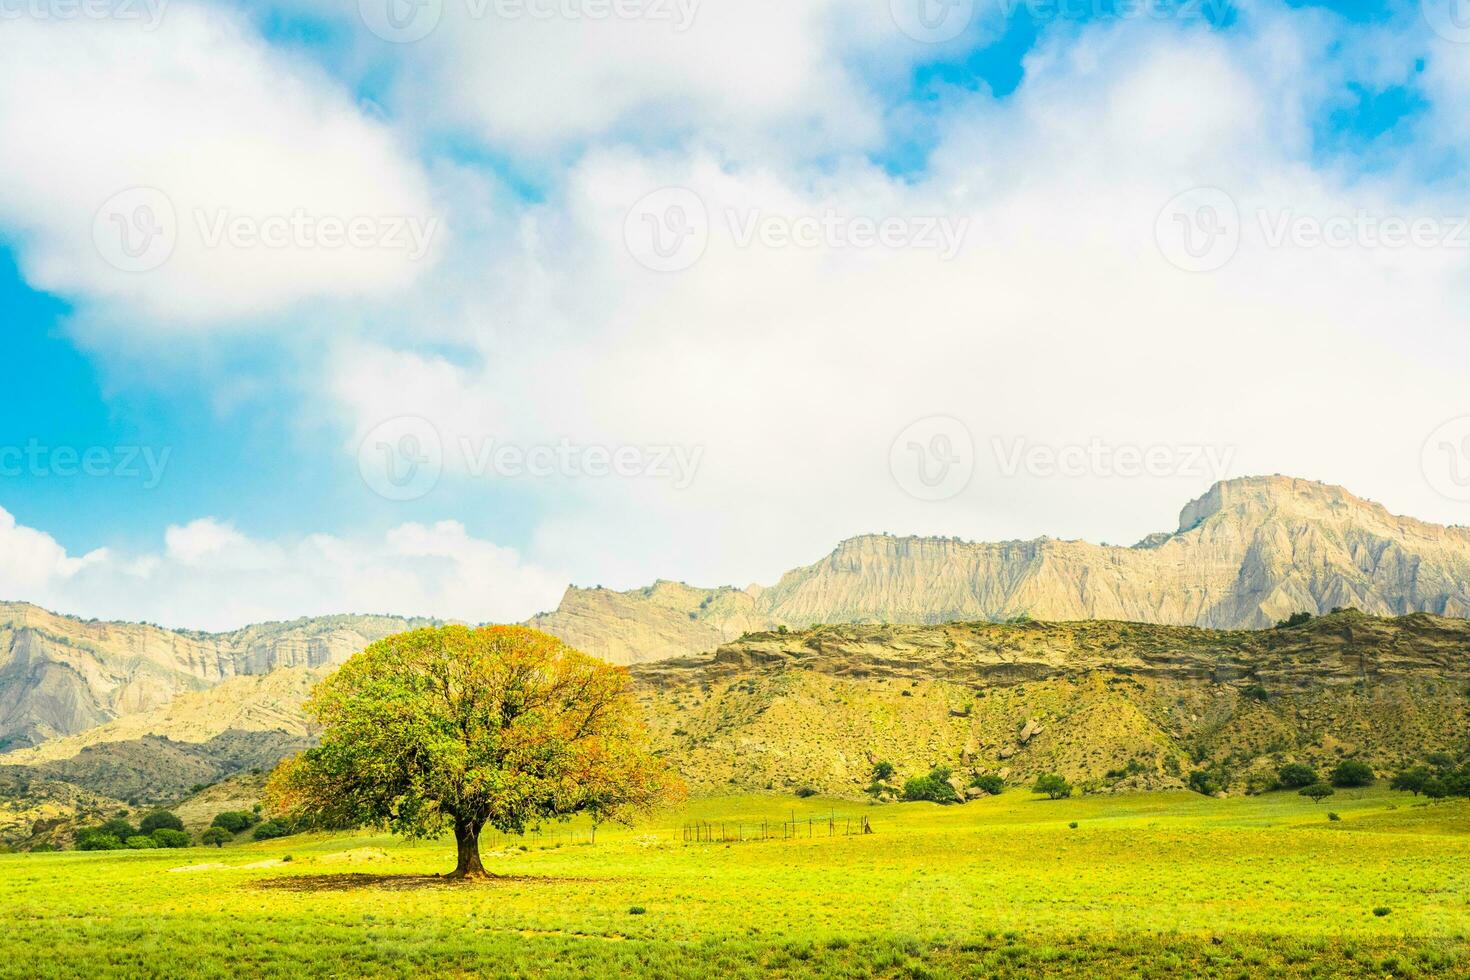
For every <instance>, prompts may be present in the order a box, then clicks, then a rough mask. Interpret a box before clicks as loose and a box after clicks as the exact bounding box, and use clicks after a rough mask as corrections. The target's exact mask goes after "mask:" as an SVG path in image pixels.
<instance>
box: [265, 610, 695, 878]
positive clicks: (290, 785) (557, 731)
mask: <svg viewBox="0 0 1470 980" xmlns="http://www.w3.org/2000/svg"><path fill="white" fill-rule="evenodd" d="M306 707H307V711H308V712H309V713H310V714H311V715H312V716H313V717H315V718H316V719H317V720H318V721H319V722H320V723H321V725H322V727H323V732H322V741H321V745H320V746H319V747H317V748H314V749H310V750H308V751H306V752H305V753H303V754H301V755H299V756H297V757H296V758H295V759H292V760H288V761H287V762H285V763H283V764H282V765H281V766H280V767H279V768H278V769H277V770H276V772H275V773H274V774H273V775H272V777H271V781H270V788H269V798H270V800H271V802H272V804H273V806H274V807H275V808H276V809H277V810H280V811H282V812H285V813H288V814H291V815H293V816H295V817H297V818H298V819H300V820H303V821H306V822H309V823H313V824H315V825H317V826H339V827H350V826H373V827H382V828H386V829H389V830H391V831H393V832H395V833H399V834H403V835H405V836H409V837H428V836H435V835H438V834H440V833H442V832H443V831H444V830H446V829H449V828H452V829H453V830H454V833H455V838H456V841H457V844H458V848H459V860H458V864H457V866H456V868H455V871H454V876H455V877H466V876H481V875H484V874H485V870H484V867H483V865H482V864H481V862H480V854H479V837H480V832H481V830H482V829H483V828H484V827H486V826H490V827H495V828H496V829H498V830H501V831H504V832H507V833H523V832H524V831H525V829H526V828H527V827H528V826H534V825H535V824H537V823H539V822H541V821H543V820H548V819H558V818H563V817H567V816H570V815H571V814H574V813H589V814H591V816H592V818H593V820H594V821H597V822H600V821H602V820H626V819H627V818H628V817H629V816H631V815H632V814H634V813H636V812H638V811H640V810H643V809H646V808H648V807H650V806H652V805H654V804H655V803H657V802H659V801H661V800H663V799H665V798H667V797H668V796H670V795H672V794H674V793H677V792H679V791H681V789H682V787H681V786H680V785H679V784H678V781H677V780H676V779H675V778H674V777H672V776H671V775H669V774H668V772H667V771H666V769H665V767H664V766H663V764H662V763H661V762H660V761H659V760H657V759H656V758H655V757H654V756H653V755H652V754H651V753H650V752H649V751H648V749H647V747H646V742H645V738H644V734H645V733H644V729H643V726H642V722H641V720H640V718H639V716H638V710H637V706H636V704H635V703H634V701H633V698H632V695H631V693H630V690H629V682H628V675H627V671H625V670H623V669H622V668H618V667H613V666H612V665H610V664H607V663H604V662H603V661H601V660H596V659H594V658H592V657H589V656H587V655H585V654H582V653H579V652H578V651H576V650H573V649H572V648H571V647H569V646H567V645H566V644H565V643H563V642H562V641H560V640H558V639H556V638H555V637H552V636H548V635H546V634H545V633H540V632H537V631H535V630H531V629H527V628H525V627H520V626H487V627H481V628H479V629H470V628H467V627H464V626H445V627H441V628H430V629H420V630H414V631H412V632H408V633H402V634H399V635H397V636H392V637H389V638H387V639H384V640H380V641H378V642H377V643H374V644H372V645H371V646H369V647H368V648H367V649H366V650H364V651H363V652H362V653H359V654H357V655H356V656H354V657H352V658H351V659H350V660H348V661H347V663H345V664H343V666H342V667H341V669H340V670H338V671H337V672H336V673H334V674H332V675H331V676H330V677H328V678H327V679H326V680H324V681H322V683H321V684H319V685H318V686H317V688H316V689H315V691H313V693H312V697H311V699H310V700H309V701H308V702H307V706H306Z"/></svg>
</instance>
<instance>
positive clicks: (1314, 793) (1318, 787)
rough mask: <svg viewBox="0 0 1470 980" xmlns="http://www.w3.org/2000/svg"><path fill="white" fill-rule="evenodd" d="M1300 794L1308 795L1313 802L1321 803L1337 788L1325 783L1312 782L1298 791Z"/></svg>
mask: <svg viewBox="0 0 1470 980" xmlns="http://www.w3.org/2000/svg"><path fill="white" fill-rule="evenodd" d="M1299 792H1300V793H1301V795H1302V796H1305V797H1309V798H1310V799H1311V801H1312V802H1313V803H1321V802H1322V801H1323V800H1325V799H1327V797H1329V796H1331V795H1332V794H1333V793H1336V792H1337V790H1335V789H1333V788H1332V787H1331V786H1328V785H1327V784H1326V783H1313V784H1312V785H1311V786H1307V787H1305V788H1303V789H1302V790H1300V791H1299Z"/></svg>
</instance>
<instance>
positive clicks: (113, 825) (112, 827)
mask: <svg viewBox="0 0 1470 980" xmlns="http://www.w3.org/2000/svg"><path fill="white" fill-rule="evenodd" d="M95 829H96V830H97V832H98V833H101V834H108V835H110V836H112V837H116V838H117V839H118V840H127V839H128V838H129V837H136V836H137V835H138V831H137V830H135V829H133V825H132V824H130V823H128V822H127V821H126V820H122V819H120V818H114V819H112V820H109V821H107V822H106V823H104V824H103V825H102V826H100V827H97V828H95Z"/></svg>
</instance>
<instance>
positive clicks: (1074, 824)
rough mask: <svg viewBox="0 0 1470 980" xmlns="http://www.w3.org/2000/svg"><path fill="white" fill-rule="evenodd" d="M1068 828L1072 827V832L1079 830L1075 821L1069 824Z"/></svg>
mask: <svg viewBox="0 0 1470 980" xmlns="http://www.w3.org/2000/svg"><path fill="white" fill-rule="evenodd" d="M1067 826H1068V827H1070V828H1071V829H1072V830H1076V829H1077V821H1075V820H1073V821H1072V822H1071V823H1069V824H1067Z"/></svg>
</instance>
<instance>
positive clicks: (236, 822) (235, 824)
mask: <svg viewBox="0 0 1470 980" xmlns="http://www.w3.org/2000/svg"><path fill="white" fill-rule="evenodd" d="M258 823H260V818H259V817H257V816H256V815H255V814H253V813H247V812H245V811H244V810H226V811H225V812H223V813H217V814H215V816H214V819H213V820H212V821H210V824H209V825H210V826H211V827H222V828H223V829H225V830H228V831H229V832H230V833H232V834H238V833H239V832H240V831H242V830H249V829H250V828H251V827H254V826H255V825H256V824H258Z"/></svg>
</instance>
